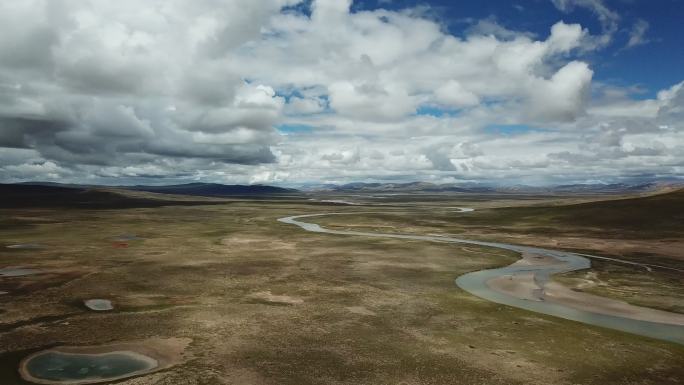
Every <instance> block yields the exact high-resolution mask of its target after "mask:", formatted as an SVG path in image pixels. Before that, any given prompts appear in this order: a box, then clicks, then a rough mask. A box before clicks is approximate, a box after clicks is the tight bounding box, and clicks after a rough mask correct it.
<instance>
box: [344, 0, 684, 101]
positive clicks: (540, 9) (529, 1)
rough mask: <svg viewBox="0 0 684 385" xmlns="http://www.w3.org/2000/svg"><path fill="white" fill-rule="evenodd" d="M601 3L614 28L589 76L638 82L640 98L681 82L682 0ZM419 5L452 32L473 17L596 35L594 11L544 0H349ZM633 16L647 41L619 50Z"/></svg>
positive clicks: (540, 31)
mask: <svg viewBox="0 0 684 385" xmlns="http://www.w3.org/2000/svg"><path fill="white" fill-rule="evenodd" d="M604 3H605V5H606V7H608V8H609V9H610V10H612V11H613V12H615V13H616V14H617V15H619V21H618V23H619V30H618V31H617V33H616V34H615V39H614V43H612V44H610V45H609V46H608V47H606V49H604V50H601V51H600V52H598V53H596V54H595V55H590V56H589V57H587V58H586V59H587V60H590V61H591V63H592V64H593V67H592V69H593V70H594V71H595V76H594V78H595V79H596V80H598V81H601V82H605V83H608V84H617V85H623V86H624V85H631V86H633V85H640V86H642V87H643V88H644V92H645V94H644V96H651V97H652V96H653V95H654V94H655V92H657V91H659V90H661V89H663V88H666V87H668V86H670V85H672V84H674V83H677V82H679V81H681V78H682V73H683V72H684V71H683V70H682V68H684V49H683V48H682V47H683V42H682V37H681V36H682V27H681V26H682V20H684V3H683V2H682V1H681V0H655V1H647V0H608V1H604ZM416 6H424V7H426V8H428V9H429V11H428V12H430V15H431V16H433V17H436V18H438V19H439V20H440V21H441V22H442V23H444V25H445V26H446V27H447V28H448V29H449V32H451V33H452V34H455V35H463V34H464V33H465V32H466V30H467V29H468V28H469V27H470V26H471V25H472V23H473V22H474V21H477V20H481V19H487V18H493V19H494V20H496V21H497V22H498V23H500V24H501V25H502V26H504V27H506V28H509V29H512V30H520V31H527V32H532V33H534V34H536V35H537V36H539V37H544V36H546V35H548V33H549V27H550V26H551V25H553V24H554V23H555V22H557V21H558V20H563V21H565V22H566V23H579V24H581V25H582V26H584V27H586V28H588V29H589V31H590V32H591V33H594V34H597V33H600V32H601V31H602V26H601V23H600V21H599V20H598V18H597V17H596V14H595V13H593V12H592V11H591V10H589V9H587V8H583V7H578V6H576V7H574V9H573V10H572V11H569V12H563V11H560V10H559V9H558V8H557V7H555V6H554V4H553V3H552V2H551V1H546V0H519V1H506V0H483V1H453V0H451V1H450V0H432V1H414V0H392V1H387V0H384V1H383V0H364V1H357V2H355V3H354V8H353V9H355V10H370V9H376V8H386V9H393V10H402V9H403V10H405V9H411V8H415V7H416ZM638 20H645V21H646V22H648V24H649V27H648V30H647V31H646V35H645V37H646V39H648V40H649V42H648V43H647V44H643V45H640V46H637V47H634V48H632V49H624V47H625V45H626V44H627V42H628V41H629V36H630V31H631V28H632V27H633V25H634V24H635V23H636V22H637V21H638Z"/></svg>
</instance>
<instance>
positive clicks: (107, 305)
mask: <svg viewBox="0 0 684 385" xmlns="http://www.w3.org/2000/svg"><path fill="white" fill-rule="evenodd" d="M83 304H84V305H85V306H86V307H87V308H88V309H90V310H95V311H107V310H112V309H114V306H112V301H110V300H108V299H87V300H85V301H83Z"/></svg>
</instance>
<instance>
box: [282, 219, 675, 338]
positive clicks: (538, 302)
mask: <svg viewBox="0 0 684 385" xmlns="http://www.w3.org/2000/svg"><path fill="white" fill-rule="evenodd" d="M457 209H459V210H460V212H469V211H472V209H467V208H457ZM350 214H352V215H353V214H359V213H324V214H305V215H295V216H290V217H285V218H280V219H278V221H280V222H283V223H287V224H291V225H295V226H299V227H301V228H302V229H304V230H306V231H310V232H315V233H326V234H336V235H352V236H363V237H374V238H397V239H410V240H422V241H430V242H443V243H444V242H446V243H458V244H469V245H478V246H485V247H494V248H498V249H504V250H510V251H514V252H517V253H521V254H523V255H525V254H528V255H533V256H536V257H538V258H546V259H548V260H549V261H551V262H550V263H540V264H527V263H518V262H520V261H518V262H516V263H514V264H512V265H509V266H505V267H501V268H497V269H490V270H481V271H476V272H472V273H467V274H464V275H462V276H460V277H458V278H457V279H456V280H455V282H456V285H458V286H459V287H460V288H461V289H463V290H465V291H467V292H469V293H471V294H473V295H476V296H478V297H480V298H484V299H486V300H489V301H492V302H496V303H500V304H504V305H509V306H514V307H517V308H521V309H525V310H530V311H534V312H537V313H543V314H548V315H552V316H556V317H560V318H564V319H568V320H573V321H578V322H583V323H586V324H591V325H596V326H601V327H606V328H610V329H615V330H620V331H623V332H627V333H633V334H638V335H642V336H646V337H651V338H656V339H659V340H664V341H669V342H674V343H677V344H681V345H684V316H682V315H677V314H674V313H668V312H664V311H659V310H653V309H648V308H641V307H637V306H633V305H627V304H624V303H622V302H619V301H613V300H608V299H603V298H602V297H596V298H598V299H600V300H602V302H604V303H607V307H611V306H612V305H614V304H623V305H625V306H626V307H628V308H630V309H636V310H643V311H644V312H647V313H648V312H650V313H655V314H656V315H660V316H664V317H663V318H664V319H666V322H653V321H648V320H645V319H639V316H638V315H635V316H634V317H630V316H617V315H612V314H610V313H611V309H606V310H605V311H604V310H603V309H601V308H600V305H601V304H599V306H598V308H592V310H587V309H586V307H583V306H581V304H579V305H575V306H573V303H572V301H570V303H568V301H565V302H564V301H554V300H553V298H551V297H549V298H546V297H545V296H544V291H545V289H546V286H547V284H548V283H549V281H550V277H551V276H552V275H554V274H560V273H566V272H570V271H576V270H582V269H588V268H590V267H591V262H590V260H589V259H588V257H591V258H593V257H594V256H589V255H586V254H581V255H580V254H576V253H571V252H567V251H557V250H549V249H543V248H538V247H530V246H519V245H512V244H508V243H498V242H484V241H475V240H469V239H461V238H454V237H444V236H431V235H408V234H389V233H376V232H362V231H349V230H331V229H327V228H324V227H322V226H320V225H318V224H315V223H308V222H304V221H302V219H304V218H312V217H320V216H328V215H350ZM597 258H599V257H597ZM606 259H607V258H606ZM615 261H617V262H625V263H630V262H628V261H619V260H615ZM632 264H633V263H632ZM641 266H643V267H645V268H647V269H648V268H649V267H648V266H652V265H641ZM520 275H528V276H530V277H531V280H532V282H533V283H534V284H535V285H536V287H537V288H538V289H537V290H536V292H537V293H536V295H537V296H538V298H520V297H517V296H514V295H511V294H509V293H505V292H503V291H501V290H494V289H493V288H492V287H491V285H490V284H488V283H489V282H492V281H493V280H497V279H498V280H501V279H504V280H505V279H512V278H513V277H515V276H520ZM642 318H643V317H642ZM668 318H671V319H672V321H670V320H669V319H668Z"/></svg>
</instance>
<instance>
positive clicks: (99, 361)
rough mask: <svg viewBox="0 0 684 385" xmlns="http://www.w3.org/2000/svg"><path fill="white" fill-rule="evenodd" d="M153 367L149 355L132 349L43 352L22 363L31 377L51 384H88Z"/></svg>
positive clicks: (155, 363) (154, 363)
mask: <svg viewBox="0 0 684 385" xmlns="http://www.w3.org/2000/svg"><path fill="white" fill-rule="evenodd" d="M156 366H157V362H156V361H155V360H153V359H151V358H149V357H146V356H143V355H140V354H137V353H132V352H111V353H102V354H81V353H64V352H58V351H46V352H44V353H39V354H38V355H35V356H33V357H32V358H30V359H29V361H28V362H26V364H25V366H24V368H25V370H26V372H27V373H28V374H29V375H30V376H32V377H33V378H35V379H39V380H42V381H49V382H54V383H70V382H79V383H89V382H102V381H107V380H113V379H119V378H124V377H130V376H133V375H136V374H140V373H142V372H145V371H147V370H150V369H153V368H155V367H156Z"/></svg>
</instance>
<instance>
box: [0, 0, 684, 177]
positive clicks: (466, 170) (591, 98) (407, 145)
mask: <svg viewBox="0 0 684 385" xmlns="http://www.w3.org/2000/svg"><path fill="white" fill-rule="evenodd" d="M683 19H684V0H650V1H647V0H517V1H504V0H491V1H486V0H480V1H465V0H460V1H455V0H451V1H449V0H432V1H415V0H357V1H353V2H352V1H350V0H312V1H298V0H260V1H254V0H146V1H139V0H118V1H115V2H113V1H98V0H6V1H2V2H0V182H4V183H11V182H24V181H52V182H63V183H87V184H110V185H119V184H173V183H185V182H197V181H201V182H216V183H225V184H234V183H239V184H273V185H283V186H295V187H296V186H311V185H318V184H329V183H348V182H402V181H403V182H410V181H426V182H433V183H472V182H475V183H485V184H499V185H504V184H529V185H550V184H568V183H613V182H625V181H627V182H629V181H641V180H656V179H673V178H684V70H682V69H683V68H684V49H683V46H682V40H681V36H682V25H681V20H683Z"/></svg>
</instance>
